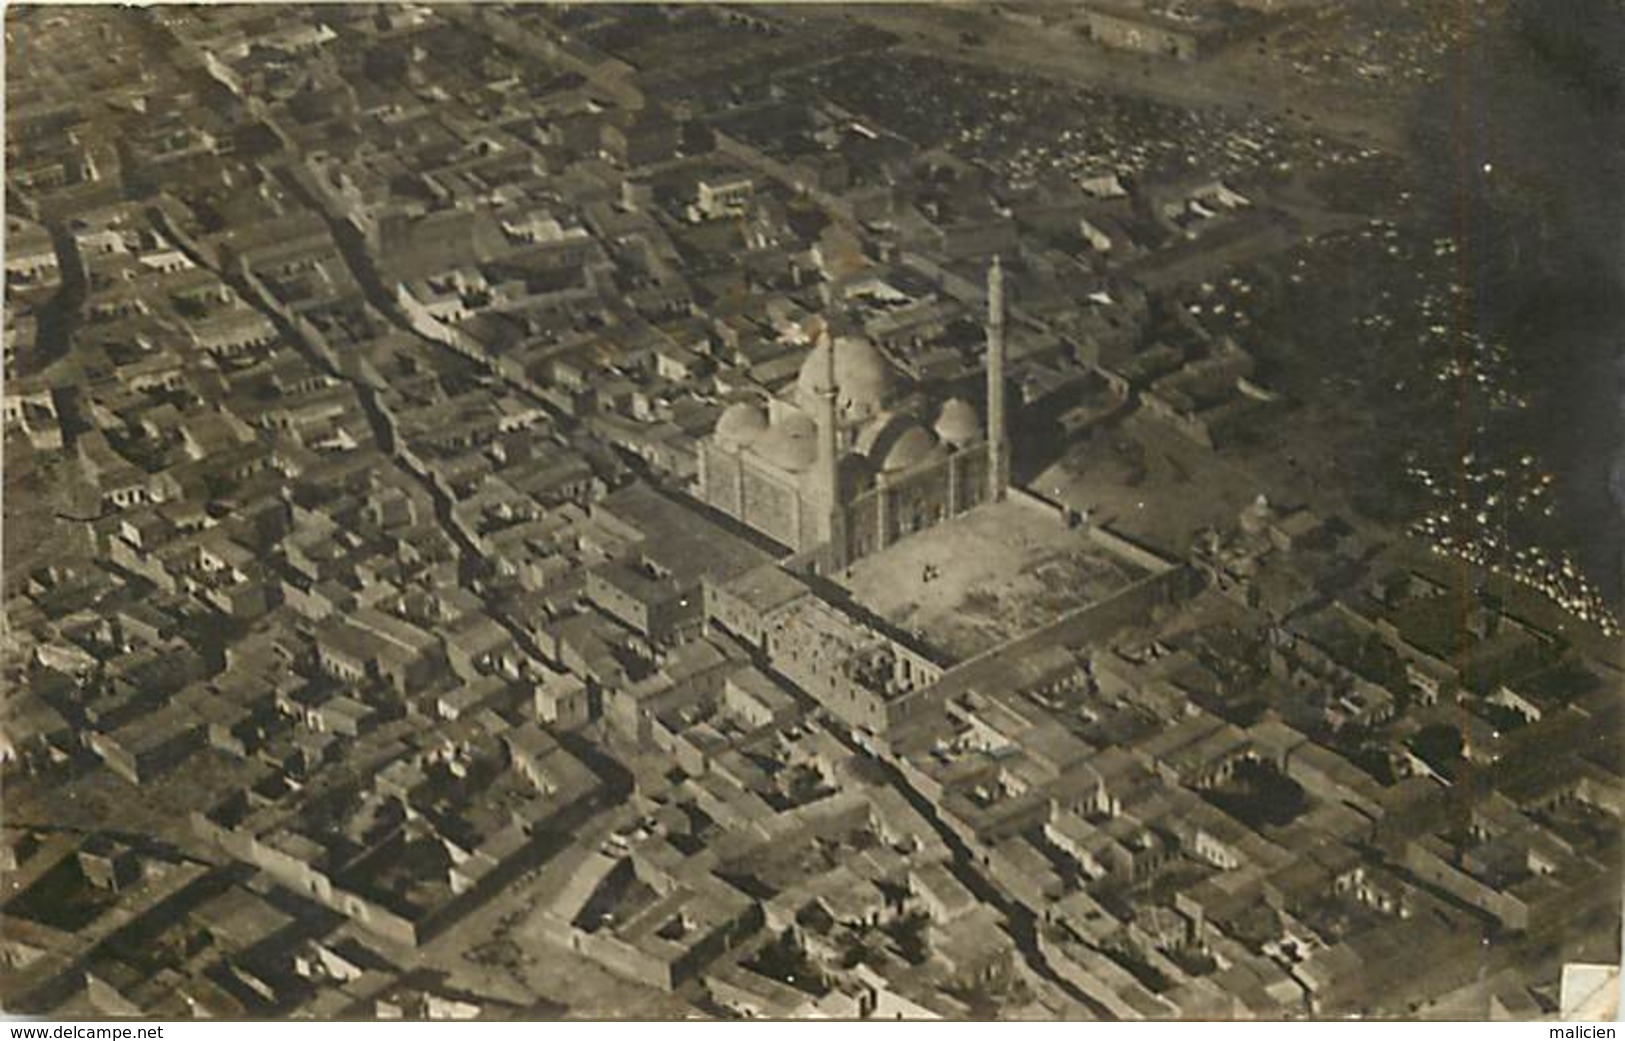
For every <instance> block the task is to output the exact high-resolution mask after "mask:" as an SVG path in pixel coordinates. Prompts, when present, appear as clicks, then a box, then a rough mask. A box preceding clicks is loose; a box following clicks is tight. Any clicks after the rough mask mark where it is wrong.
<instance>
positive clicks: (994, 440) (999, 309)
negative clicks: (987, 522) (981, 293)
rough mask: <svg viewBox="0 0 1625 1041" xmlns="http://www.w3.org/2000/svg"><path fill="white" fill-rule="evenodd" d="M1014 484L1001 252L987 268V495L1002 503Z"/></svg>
mask: <svg viewBox="0 0 1625 1041" xmlns="http://www.w3.org/2000/svg"><path fill="white" fill-rule="evenodd" d="M1009 484H1010V442H1009V439H1008V437H1007V436H1006V434H1005V419H1004V268H1003V267H1002V266H1001V265H1000V263H999V258H998V256H997V255H995V256H994V257H993V266H992V267H990V268H988V271H987V498H988V501H989V502H999V501H1000V500H1002V499H1003V498H1004V491H1005V488H1007V487H1008V486H1009Z"/></svg>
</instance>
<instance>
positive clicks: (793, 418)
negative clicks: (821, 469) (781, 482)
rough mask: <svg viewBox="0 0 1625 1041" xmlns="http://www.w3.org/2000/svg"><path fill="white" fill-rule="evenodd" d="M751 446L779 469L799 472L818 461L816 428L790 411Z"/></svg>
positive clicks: (804, 418) (799, 415) (809, 421)
mask: <svg viewBox="0 0 1625 1041" xmlns="http://www.w3.org/2000/svg"><path fill="white" fill-rule="evenodd" d="M752 448H753V449H754V450H755V452H756V454H757V455H759V456H761V457H762V458H763V459H764V460H766V461H767V462H769V463H771V464H772V465H774V466H776V467H778V468H779V469H781V470H787V471H789V472H790V473H800V472H801V471H803V470H805V469H807V468H808V467H810V466H812V464H813V463H814V462H816V461H817V460H818V427H816V426H815V425H813V421H812V420H810V419H808V418H807V417H806V416H803V415H801V414H800V413H798V412H792V413H790V414H789V415H787V416H785V417H784V418H783V419H780V420H779V421H778V422H776V423H774V424H773V425H772V426H770V427H768V428H767V431H766V432H765V433H763V434H762V435H761V436H760V437H759V438H758V439H757V440H756V443H755V444H754V445H753V446H752Z"/></svg>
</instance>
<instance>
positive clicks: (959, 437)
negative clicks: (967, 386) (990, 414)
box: [934, 398, 982, 448]
mask: <svg viewBox="0 0 1625 1041" xmlns="http://www.w3.org/2000/svg"><path fill="white" fill-rule="evenodd" d="M934 429H935V430H936V432H937V436H938V437H940V438H942V439H943V440H944V441H946V442H948V443H949V444H950V445H953V446H954V447H955V448H962V447H964V446H965V445H968V444H971V443H973V442H975V441H976V440H977V439H978V438H980V437H981V436H982V421H981V420H980V419H978V418H977V417H976V408H975V406H973V405H972V404H971V403H970V402H968V401H966V400H965V399H964V398H952V399H950V400H949V401H948V402H947V403H946V404H945V405H943V406H942V413H941V414H940V415H938V416H937V422H936V426H935V427H934Z"/></svg>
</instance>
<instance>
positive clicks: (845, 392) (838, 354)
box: [796, 336, 896, 420]
mask: <svg viewBox="0 0 1625 1041" xmlns="http://www.w3.org/2000/svg"><path fill="white" fill-rule="evenodd" d="M831 350H834V351H835V386H836V389H837V394H836V397H835V402H836V408H837V409H838V410H839V412H840V415H841V417H842V418H843V419H846V420H856V419H863V418H865V417H867V416H871V415H874V414H875V413H876V412H878V411H880V409H881V406H882V405H884V404H885V402H886V400H887V398H889V397H890V396H891V392H892V385H893V383H894V381H895V378H896V377H895V376H894V375H893V373H892V369H891V366H890V365H889V364H887V362H886V359H885V358H884V357H883V356H882V355H881V353H880V351H878V350H877V349H876V348H875V345H874V344H872V343H870V342H869V341H868V340H863V339H858V338H856V337H850V336H842V337H840V338H838V339H836V340H834V341H833V344H832V343H831V341H829V340H823V341H821V342H820V343H819V344H818V345H817V346H816V347H814V348H813V349H812V350H810V351H808V352H807V358H806V360H805V361H803V362H802V363H801V374H800V375H799V376H798V377H796V403H797V404H798V405H800V406H801V407H802V409H803V410H805V411H807V412H808V413H810V414H812V415H817V414H818V409H819V406H820V404H821V403H822V400H823V399H822V397H821V396H820V394H819V391H821V390H823V389H824V384H825V377H826V374H827V373H828V371H829V370H828V366H829V352H830V351H831Z"/></svg>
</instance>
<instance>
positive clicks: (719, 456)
mask: <svg viewBox="0 0 1625 1041" xmlns="http://www.w3.org/2000/svg"><path fill="white" fill-rule="evenodd" d="M987 357H988V360H987V381H988V392H987V415H988V416H989V420H990V421H989V422H988V424H987V425H986V426H985V427H984V425H983V423H982V420H981V417H980V416H979V415H978V413H977V410H976V407H975V406H974V405H972V404H971V403H970V402H969V401H966V400H965V399H963V398H959V397H949V398H947V399H946V400H933V397H932V395H930V394H928V393H926V392H925V391H924V390H922V389H921V388H919V387H917V386H914V385H912V384H911V383H910V382H909V381H908V380H907V379H906V378H905V377H904V376H903V375H902V374H901V373H899V372H898V371H897V370H896V369H895V368H894V367H893V366H892V365H891V363H890V362H889V361H888V360H887V359H886V357H885V356H884V355H883V354H882V353H881V351H880V350H879V349H878V348H877V347H875V345H874V344H872V343H870V342H869V341H868V340H866V339H862V338H859V337H851V336H839V337H831V336H829V335H828V334H827V333H826V332H820V334H819V335H818V338H817V341H816V345H815V346H814V348H813V349H812V350H811V351H810V352H808V354H807V357H806V359H805V360H804V361H803V362H802V365H801V370H800V373H799V376H798V378H797V379H796V381H795V383H794V385H793V386H792V388H791V389H790V390H789V392H787V393H785V394H784V395H782V396H780V397H776V398H763V399H761V400H754V401H750V400H747V401H738V402H735V403H734V404H732V405H730V406H729V407H728V408H727V409H726V410H724V411H723V413H722V415H721V417H720V418H719V419H718V421H717V425H716V428H715V429H714V431H713V432H712V433H711V435H710V436H709V437H707V438H705V439H704V440H703V441H702V442H701V445H700V452H699V494H700V496H701V497H702V498H703V499H704V500H705V501H706V502H707V503H709V504H710V505H712V506H714V507H716V508H717V509H720V510H722V511H723V512H724V513H726V514H728V515H729V516H731V517H733V518H735V519H736V520H739V521H740V522H742V523H743V524H745V525H746V526H748V527H750V528H753V529H755V530H756V531H759V532H761V533H762V534H764V535H766V536H768V537H769V538H771V539H773V540H774V541H776V542H779V543H781V544H783V545H784V546H786V547H788V548H789V549H790V550H792V551H794V552H796V553H799V554H809V555H811V556H813V558H814V559H815V560H816V562H817V563H818V564H819V565H820V566H821V568H822V569H823V570H824V571H826V572H835V571H839V570H841V569H843V568H845V567H846V566H847V565H848V564H850V563H851V562H852V561H854V560H857V559H858V558H860V557H864V556H867V555H869V554H871V553H875V552H878V551H880V550H882V549H884V548H886V547H887V546H889V545H891V544H892V543H893V542H896V541H897V540H898V539H900V538H902V537H903V536H905V535H908V534H910V533H912V532H916V531H921V530H923V529H926V528H930V527H933V526H935V525H937V524H940V523H942V522H943V521H946V520H949V519H951V518H953V517H956V516H958V515H960V514H962V513H964V512H966V511H967V510H969V509H971V508H972V507H974V506H977V505H979V504H981V503H984V502H989V501H993V500H997V499H1001V498H1003V497H1004V493H1005V489H1006V487H1007V486H1008V483H1009V444H1008V440H1007V437H1006V434H1005V428H1006V424H1005V415H1004V390H1005V387H1004V285H1003V274H1002V271H1001V268H1000V266H999V262H998V260H997V258H995V260H994V262H993V265H992V268H991V269H990V270H989V273H988V321H987Z"/></svg>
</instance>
